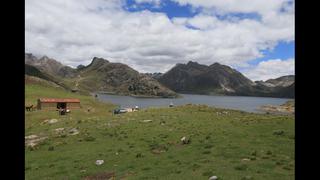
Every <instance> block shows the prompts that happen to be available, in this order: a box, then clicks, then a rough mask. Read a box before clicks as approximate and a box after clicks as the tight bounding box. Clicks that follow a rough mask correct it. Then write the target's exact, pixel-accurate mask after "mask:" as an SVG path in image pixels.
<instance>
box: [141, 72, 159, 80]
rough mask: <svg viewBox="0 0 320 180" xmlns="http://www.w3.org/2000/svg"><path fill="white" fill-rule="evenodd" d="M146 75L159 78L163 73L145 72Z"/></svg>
mask: <svg viewBox="0 0 320 180" xmlns="http://www.w3.org/2000/svg"><path fill="white" fill-rule="evenodd" d="M144 74H145V75H147V76H149V77H152V78H154V79H159V78H160V77H161V76H162V75H163V73H160V72H156V73H144Z"/></svg>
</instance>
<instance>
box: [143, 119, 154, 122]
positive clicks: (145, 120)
mask: <svg viewBox="0 0 320 180" xmlns="http://www.w3.org/2000/svg"><path fill="white" fill-rule="evenodd" d="M141 122H145V123H146V122H152V120H149V119H148V120H142V121H141Z"/></svg>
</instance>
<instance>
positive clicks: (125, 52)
mask: <svg viewBox="0 0 320 180" xmlns="http://www.w3.org/2000/svg"><path fill="white" fill-rule="evenodd" d="M25 9H26V14H25V24H26V28H25V35H26V36H25V37H26V39H25V42H26V43H25V45H26V46H25V47H26V48H25V49H26V52H29V53H33V54H35V55H37V56H43V55H46V56H48V57H51V58H54V59H56V60H58V61H60V62H61V63H63V64H65V65H69V66H72V67H76V66H78V65H79V64H83V65H87V64H89V63H90V62H91V60H92V58H93V57H102V58H105V59H108V60H109V61H112V62H120V63H125V64H127V65H129V66H131V67H132V68H134V69H136V70H138V71H139V72H142V73H144V72H163V73H164V72H166V71H168V70H170V69H171V68H172V67H173V66H174V65H175V64H177V63H186V62H188V61H190V60H192V61H197V62H198V63H200V64H206V65H210V64H213V63H215V62H219V63H221V64H225V65H229V66H232V67H233V68H236V69H237V70H239V71H241V72H242V73H244V74H245V75H246V76H247V77H249V78H250V79H253V80H265V79H268V78H275V77H277V76H278V77H279V76H282V75H288V74H294V3H293V2H292V0H268V1H261V0H229V1H228V3H224V1H222V0H201V1H198V0H107V1H105V0H90V1H78V0H68V1H56V0H46V1H39V0H28V1H26V8H25ZM65 27H68V28H65ZM261 54H262V55H263V57H261Z"/></svg>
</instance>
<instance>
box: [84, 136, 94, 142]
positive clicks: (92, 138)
mask: <svg viewBox="0 0 320 180" xmlns="http://www.w3.org/2000/svg"><path fill="white" fill-rule="evenodd" d="M84 140H85V141H94V140H96V138H94V137H92V136H87V137H85V138H84Z"/></svg>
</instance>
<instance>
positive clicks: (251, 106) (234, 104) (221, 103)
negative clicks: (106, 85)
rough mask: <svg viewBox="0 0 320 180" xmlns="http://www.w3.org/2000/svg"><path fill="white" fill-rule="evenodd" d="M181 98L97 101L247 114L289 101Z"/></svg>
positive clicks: (106, 96)
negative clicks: (202, 107)
mask: <svg viewBox="0 0 320 180" xmlns="http://www.w3.org/2000/svg"><path fill="white" fill-rule="evenodd" d="M181 95H182V98H176V99H169V98H136V97H131V96H119V95H109V94H98V99H99V100H101V101H104V102H111V103H113V104H116V105H119V106H120V107H121V108H125V107H134V106H139V107H140V108H149V107H168V106H169V104H170V103H173V104H174V105H184V104H188V103H192V104H206V105H208V106H214V107H221V108H227V109H236V110H242V111H247V112H261V111H259V110H258V108H259V107H260V106H262V105H267V104H270V105H280V104H283V103H285V102H286V101H288V100H290V99H286V98H269V97H247V96H207V95H193V94H181Z"/></svg>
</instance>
